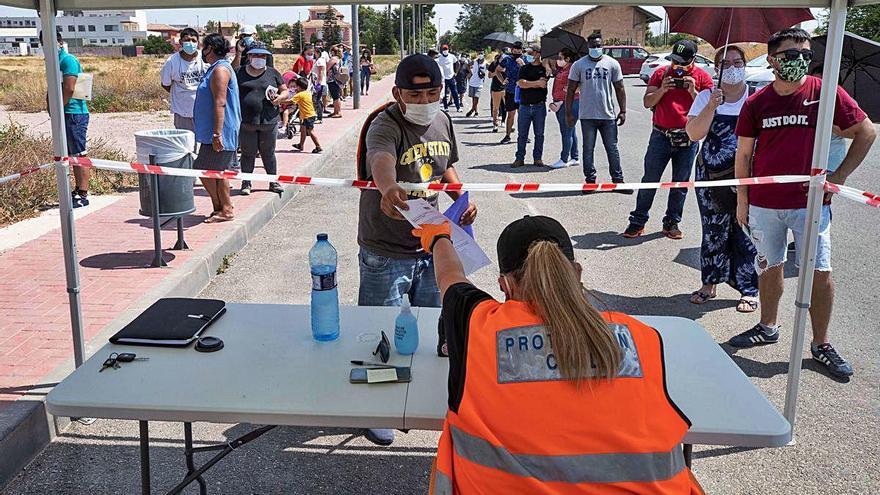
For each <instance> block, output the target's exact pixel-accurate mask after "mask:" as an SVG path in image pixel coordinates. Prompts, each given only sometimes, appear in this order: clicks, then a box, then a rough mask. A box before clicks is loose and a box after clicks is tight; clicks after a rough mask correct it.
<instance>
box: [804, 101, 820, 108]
mask: <svg viewBox="0 0 880 495" xmlns="http://www.w3.org/2000/svg"><path fill="white" fill-rule="evenodd" d="M816 103H819V100H813V101H810V100H804V106H805V107H808V106H810V105H815V104H816Z"/></svg>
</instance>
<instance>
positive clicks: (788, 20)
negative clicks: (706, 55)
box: [664, 7, 813, 48]
mask: <svg viewBox="0 0 880 495" xmlns="http://www.w3.org/2000/svg"><path fill="white" fill-rule="evenodd" d="M664 8H665V9H666V12H667V13H668V14H669V31H670V32H673V33H688V34H692V35H694V36H698V37H700V38H703V39H704V40H706V42H708V43H709V44H710V45H712V46H714V47H716V48H718V47H720V46H723V45H726V44H728V43H742V42H749V41H757V42H761V43H766V42H767V40H768V39H770V35H772V34H773V33H775V32H777V31H779V30H782V29H785V28H789V27H791V26H794V25H795V24H797V23H799V22H803V21H809V20H812V19H813V14H812V13H811V12H810V9H793V8H767V9H757V8H713V7H664Z"/></svg>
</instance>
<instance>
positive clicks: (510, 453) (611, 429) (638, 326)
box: [430, 300, 703, 495]
mask: <svg viewBox="0 0 880 495" xmlns="http://www.w3.org/2000/svg"><path fill="white" fill-rule="evenodd" d="M603 317H604V318H605V320H606V321H608V323H609V326H610V327H611V329H612V331H614V333H615V335H616V337H617V340H618V342H619V344H620V346H621V349H622V351H623V352H624V359H623V363H622V364H621V368H620V371H619V373H618V376H617V377H616V378H614V379H613V380H611V381H609V380H606V379H595V380H589V381H582V382H581V384H580V387H577V386H576V385H575V384H574V382H572V381H569V380H565V379H562V378H561V376H560V375H559V372H558V369H557V367H556V363H555V358H554V356H553V349H552V347H551V346H550V341H549V338H548V335H547V333H546V330H545V328H544V327H543V325H542V322H541V320H540V318H538V316H536V315H535V313H534V312H533V311H532V310H531V309H530V308H529V306H528V305H527V304H525V303H523V302H519V301H508V302H506V303H503V304H502V303H499V302H497V301H494V300H487V301H484V302H482V303H480V304H478V305H477V307H476V308H474V310H473V312H472V314H471V318H470V324H469V328H468V338H467V357H466V368H465V373H466V375H465V383H464V391H463V395H462V399H461V403H460V405H459V408H458V412H457V413H455V412H453V411H451V410H450V411H448V412H447V414H446V422H445V423H444V426H443V434H442V436H441V437H440V444H439V446H438V448H437V458H436V460H435V463H434V469H433V470H432V474H431V491H430V493H431V494H434V495H453V494H455V495H472V494H487V495H495V494H505V495H510V494H530V495H531V494H554V495H557V494H559V495H561V494H602V495H618V494H645V495H648V494H650V495H667V494H668V495H672V494H677V495H696V494H702V493H703V491H702V489H701V488H700V485H699V483H697V481H696V480H695V479H694V477H693V475H692V474H691V471H690V469H688V468H687V467H686V466H685V463H684V454H683V452H682V449H681V446H680V444H681V442H682V438H683V437H684V435H685V432H687V430H688V428H689V426H690V423H689V421H688V419H687V418H686V417H685V416H684V414H682V413H681V411H679V410H678V408H677V407H676V406H675V404H674V403H673V402H672V400H671V399H670V398H669V396H668V395H667V393H666V386H665V381H664V379H665V377H664V368H663V349H662V343H661V341H660V335H659V334H658V333H657V331H656V330H654V329H653V328H650V327H648V326H647V325H645V324H643V323H641V322H639V321H638V320H636V319H634V318H632V317H629V316H627V315H624V314H621V313H603Z"/></svg>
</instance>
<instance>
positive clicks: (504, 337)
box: [495, 323, 644, 383]
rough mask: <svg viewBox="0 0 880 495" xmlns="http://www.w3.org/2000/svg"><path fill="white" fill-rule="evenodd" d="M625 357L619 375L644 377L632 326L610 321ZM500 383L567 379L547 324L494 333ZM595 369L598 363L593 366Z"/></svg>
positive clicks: (620, 376)
mask: <svg viewBox="0 0 880 495" xmlns="http://www.w3.org/2000/svg"><path fill="white" fill-rule="evenodd" d="M608 328H610V329H611V331H612V332H613V333H614V337H615V338H616V339H617V343H618V345H620V349H621V351H623V356H622V359H621V362H620V369H619V370H618V373H617V377H618V378H642V377H643V376H644V373H643V372H642V364H641V361H640V360H639V352H638V350H637V349H636V345H635V342H633V337H632V333H631V332H630V330H629V327H627V326H626V325H622V324H619V323H610V324H609V325H608ZM495 345H496V355H497V358H498V383H519V382H546V381H559V380H565V378H563V377H562V374H561V373H560V371H559V363H557V362H556V355H555V354H553V347H552V346H551V344H550V335H549V334H548V333H547V329H546V328H545V327H544V325H532V326H527V327H519V328H510V329H507V330H501V331H500V332H498V333H497V334H496V336H495ZM593 368H594V369H595V366H593Z"/></svg>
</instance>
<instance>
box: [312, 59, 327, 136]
mask: <svg viewBox="0 0 880 495" xmlns="http://www.w3.org/2000/svg"><path fill="white" fill-rule="evenodd" d="M315 53H318V54H319V55H318V56H317V57H316V58H315V65H313V66H312V75H313V76H314V77H313V78H312V81H313V83H314V84H317V85H320V87H321V89H320V91H314V92H313V93H312V101H313V103H314V104H315V112H316V113H317V114H318V120H317V122H319V123H321V122H324V108H326V107H327V104H328V103H329V102H328V101H327V95H328V91H327V60H329V59H330V55H329V54H328V53H327V52H326V51H324V46H323V44H316V45H315Z"/></svg>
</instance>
